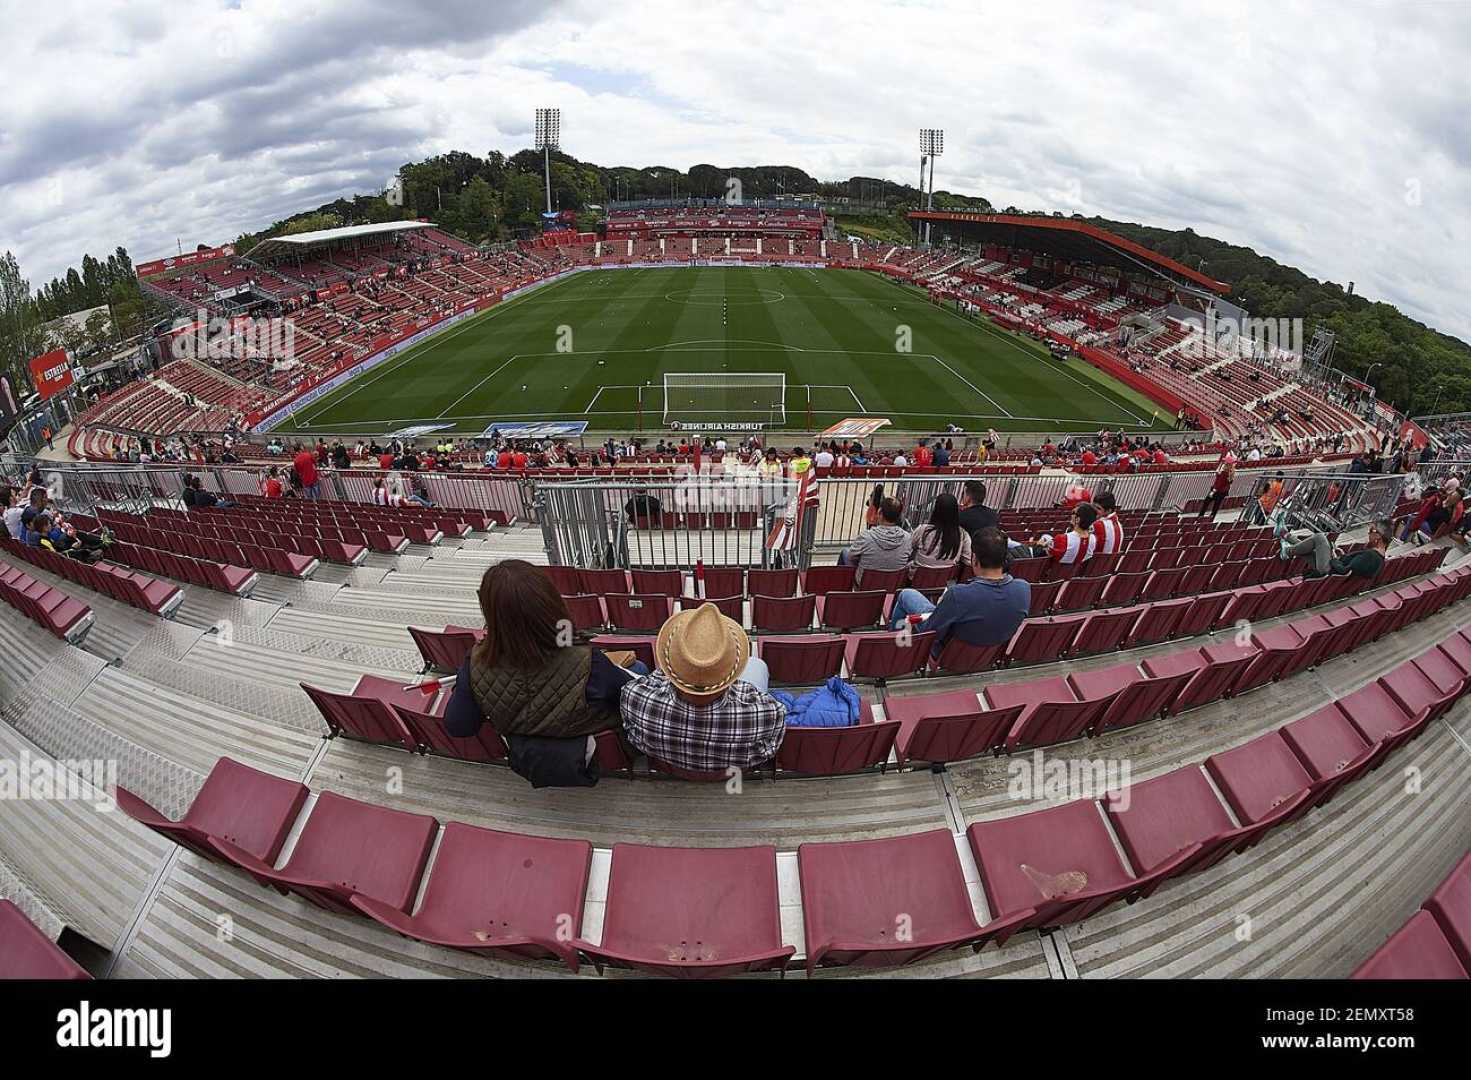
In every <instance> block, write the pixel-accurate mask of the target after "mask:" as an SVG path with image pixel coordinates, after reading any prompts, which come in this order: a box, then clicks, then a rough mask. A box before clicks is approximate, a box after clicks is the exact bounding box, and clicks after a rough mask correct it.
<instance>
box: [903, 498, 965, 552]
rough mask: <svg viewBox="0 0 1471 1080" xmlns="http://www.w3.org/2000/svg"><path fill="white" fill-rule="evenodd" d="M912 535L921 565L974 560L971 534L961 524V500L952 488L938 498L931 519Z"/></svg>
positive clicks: (931, 510)
mask: <svg viewBox="0 0 1471 1080" xmlns="http://www.w3.org/2000/svg"><path fill="white" fill-rule="evenodd" d="M912 535H913V536H914V565H915V567H917V568H918V567H947V566H957V565H960V566H964V565H965V564H966V563H968V562H970V537H969V536H968V535H966V532H965V530H964V529H962V528H961V527H960V503H959V502H957V501H956V499H955V496H954V495H951V494H950V493H949V492H945V493H943V494H941V495H939V496H937V497H936V498H935V505H934V506H933V507H931V509H930V520H929V522H928V523H927V524H924V525H921V526H919V527H918V528H917V529H915V530H914V533H913V534H912Z"/></svg>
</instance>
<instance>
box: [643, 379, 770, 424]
mask: <svg viewBox="0 0 1471 1080" xmlns="http://www.w3.org/2000/svg"><path fill="white" fill-rule="evenodd" d="M786 419H787V377H786V375H785V374H782V373H780V372H777V373H772V372H755V371H670V372H665V373H664V423H665V424H670V423H675V422H679V423H692V422H694V423H698V422H709V423H711V424H716V425H718V424H721V423H755V424H784V423H786Z"/></svg>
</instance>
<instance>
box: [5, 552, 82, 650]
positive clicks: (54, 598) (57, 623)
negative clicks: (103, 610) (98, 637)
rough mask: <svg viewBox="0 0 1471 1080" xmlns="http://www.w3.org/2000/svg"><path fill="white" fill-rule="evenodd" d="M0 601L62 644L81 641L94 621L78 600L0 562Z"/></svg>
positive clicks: (16, 568)
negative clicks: (53, 635)
mask: <svg viewBox="0 0 1471 1080" xmlns="http://www.w3.org/2000/svg"><path fill="white" fill-rule="evenodd" d="M0 599H3V600H4V601H5V602H6V603H7V604H9V605H10V606H11V607H13V608H15V610H17V611H19V612H20V613H21V614H22V615H24V616H26V618H28V619H30V620H31V621H32V622H34V623H35V624H36V625H37V626H40V627H43V628H44V629H46V630H49V631H51V633H53V634H55V635H56V636H57V637H59V638H61V640H63V641H70V642H77V641H80V640H81V639H82V637H83V636H84V635H85V634H86V633H87V631H88V630H90V629H91V628H92V623H93V622H94V621H95V620H96V617H95V616H94V615H93V614H92V609H91V608H90V607H88V606H87V605H86V604H84V603H82V602H81V601H80V600H75V599H73V598H72V597H70V596H67V595H66V593H64V592H62V591H61V590H60V589H53V588H52V587H51V586H50V585H47V584H46V583H45V582H44V581H37V580H36V579H35V578H33V577H31V576H30V575H29V574H27V573H26V572H25V571H23V570H21V569H20V568H18V567H15V566H12V565H10V564H9V563H7V562H0Z"/></svg>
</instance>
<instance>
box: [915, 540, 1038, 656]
mask: <svg viewBox="0 0 1471 1080" xmlns="http://www.w3.org/2000/svg"><path fill="white" fill-rule="evenodd" d="M970 551H971V569H972V570H973V571H974V572H975V577H974V578H972V579H971V580H970V581H967V582H966V583H965V584H963V585H951V586H950V587H949V588H948V589H946V590H945V595H943V596H941V597H940V602H939V603H938V604H936V603H934V602H932V601H931V600H930V599H929V598H928V597H926V596H925V595H924V594H923V593H921V592H919V591H918V590H917V589H901V590H900V591H899V595H898V596H896V597H895V598H894V612H893V619H892V621H891V622H890V624H889V625H890V629H893V630H898V629H899V628H900V627H901V626H903V625H904V623H905V622H906V621H915V619H916V618H917V620H918V621H917V622H916V623H915V625H916V628H917V629H923V630H924V631H926V632H929V631H932V630H933V631H934V632H935V644H934V647H933V649H932V650H931V651H932V654H933V655H935V656H939V655H940V653H941V651H942V650H943V649H944V648H945V645H946V643H947V642H948V641H949V640H950V638H951V637H955V638H957V639H959V640H960V641H963V642H965V643H966V644H967V645H1004V644H1006V642H1008V641H1010V640H1011V636H1012V635H1013V634H1015V633H1016V629H1017V627H1019V626H1020V625H1021V624H1022V620H1023V619H1025V618H1026V617H1027V612H1028V611H1029V610H1030V609H1031V606H1032V586H1031V585H1030V584H1029V583H1027V582H1025V581H1022V580H1021V579H1020V578H1014V577H1012V576H1011V575H1010V574H1008V573H1007V572H1006V560H1007V542H1006V534H1005V533H1003V532H1002V531H1001V530H1000V529H998V528H996V527H994V526H990V527H988V528H984V529H980V530H978V531H977V532H976V534H975V535H974V536H972V537H971V544H970Z"/></svg>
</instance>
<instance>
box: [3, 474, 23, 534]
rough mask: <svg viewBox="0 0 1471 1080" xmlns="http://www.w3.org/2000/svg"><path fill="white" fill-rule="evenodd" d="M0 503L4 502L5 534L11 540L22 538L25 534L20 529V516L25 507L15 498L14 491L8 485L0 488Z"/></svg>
mask: <svg viewBox="0 0 1471 1080" xmlns="http://www.w3.org/2000/svg"><path fill="white" fill-rule="evenodd" d="M0 503H4V504H5V505H4V515H5V532H6V534H7V535H9V536H10V538H11V539H12V540H24V539H25V534H24V533H23V532H22V531H21V524H20V516H21V515H22V514H24V513H25V510H26V508H25V507H24V506H22V505H21V504H20V502H19V501H18V500H17V499H16V497H15V492H14V491H12V490H11V489H10V488H8V487H3V488H0Z"/></svg>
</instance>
